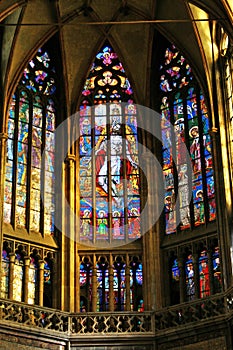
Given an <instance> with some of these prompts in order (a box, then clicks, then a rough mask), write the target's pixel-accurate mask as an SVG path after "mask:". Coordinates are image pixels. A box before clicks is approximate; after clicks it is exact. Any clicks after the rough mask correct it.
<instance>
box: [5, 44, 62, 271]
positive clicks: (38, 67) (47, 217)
mask: <svg viewBox="0 0 233 350" xmlns="http://www.w3.org/2000/svg"><path fill="white" fill-rule="evenodd" d="M55 91H56V84H55V69H54V67H53V64H52V63H51V59H50V56H49V54H48V52H47V51H45V50H44V49H39V50H38V52H37V54H36V55H35V57H34V58H33V59H32V60H31V61H30V62H29V64H28V66H27V67H26V68H25V69H24V72H23V76H22V78H21V80H20V82H19V84H18V86H17V88H16V90H15V93H14V95H13V96H12V99H11V102H10V108H9V118H8V141H7V162H6V176H5V203H4V221H5V222H6V223H11V224H12V225H13V227H21V228H26V229H27V230H33V231H37V232H41V233H42V234H52V233H53V232H54V220H53V217H54V198H53V197H54V196H53V193H54V145H55V140H54V130H55V113H56V112H55ZM43 152H44V154H45V157H43V158H44V162H43V161H42V159H43V158H42V153H43ZM45 179H46V182H45V181H44V180H45ZM42 191H43V193H44V198H45V203H42V201H41V192H42ZM18 265H19V266H20V260H19V264H18Z"/></svg>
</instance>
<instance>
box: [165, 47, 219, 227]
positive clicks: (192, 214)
mask: <svg viewBox="0 0 233 350" xmlns="http://www.w3.org/2000/svg"><path fill="white" fill-rule="evenodd" d="M160 91H161V129H162V140H163V161H162V164H163V173H164V183H165V232H166V234H174V233H176V232H177V231H180V230H185V229H189V230H190V229H193V228H194V227H197V226H199V225H203V224H207V223H208V222H211V221H214V220H215V217H216V204H215V188H214V177H213V166H212V144H211V139H210V134H209V131H210V121H209V115H208V110H207V106H206V102H205V98H204V96H203V93H202V91H201V90H200V88H199V86H198V84H197V81H196V80H195V78H194V76H193V73H192V69H191V67H190V65H189V64H188V63H187V61H186V59H185V58H184V56H183V55H182V54H181V53H180V52H179V51H178V50H177V48H176V47H175V46H174V45H170V46H169V47H167V49H166V50H165V54H164V59H163V62H162V63H161V66H160ZM170 123H171V124H170ZM171 125H173V126H174V127H171ZM185 147H187V149H188V151H189V153H190V159H188V160H187V159H186V153H185V152H184V148H185ZM190 160H191V168H192V199H191V201H189V197H190V196H189V195H190V193H189V184H188V182H189V179H188V177H189V176H188V162H190ZM174 163H175V164H176V167H175V165H174ZM178 193H179V195H178ZM177 197H178V198H177ZM176 200H177V201H178V202H179V207H178V209H175V202H176Z"/></svg>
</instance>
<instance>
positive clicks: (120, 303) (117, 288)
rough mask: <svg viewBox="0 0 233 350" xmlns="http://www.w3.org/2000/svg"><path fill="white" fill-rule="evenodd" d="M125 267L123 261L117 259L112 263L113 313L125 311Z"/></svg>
mask: <svg viewBox="0 0 233 350" xmlns="http://www.w3.org/2000/svg"><path fill="white" fill-rule="evenodd" d="M125 266H126V264H125V263H124V261H123V260H122V259H121V258H120V257H118V258H117V259H116V261H115V263H114V272H113V292H114V305H115V311H123V310H125V302H126V288H125V283H126V280H125Z"/></svg>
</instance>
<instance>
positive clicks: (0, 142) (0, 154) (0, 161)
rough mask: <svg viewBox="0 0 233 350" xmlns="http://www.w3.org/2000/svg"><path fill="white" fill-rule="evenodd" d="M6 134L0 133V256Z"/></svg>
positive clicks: (0, 275)
mask: <svg viewBox="0 0 233 350" xmlns="http://www.w3.org/2000/svg"><path fill="white" fill-rule="evenodd" d="M7 138H8V136H7V134H5V133H0V256H1V257H2V247H3V204H4V181H5V158H6V141H7ZM1 278H2V258H1V259H0V281H1Z"/></svg>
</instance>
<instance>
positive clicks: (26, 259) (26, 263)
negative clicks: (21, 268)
mask: <svg viewBox="0 0 233 350" xmlns="http://www.w3.org/2000/svg"><path fill="white" fill-rule="evenodd" d="M29 264H30V257H29V256H25V257H24V265H25V266H29Z"/></svg>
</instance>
